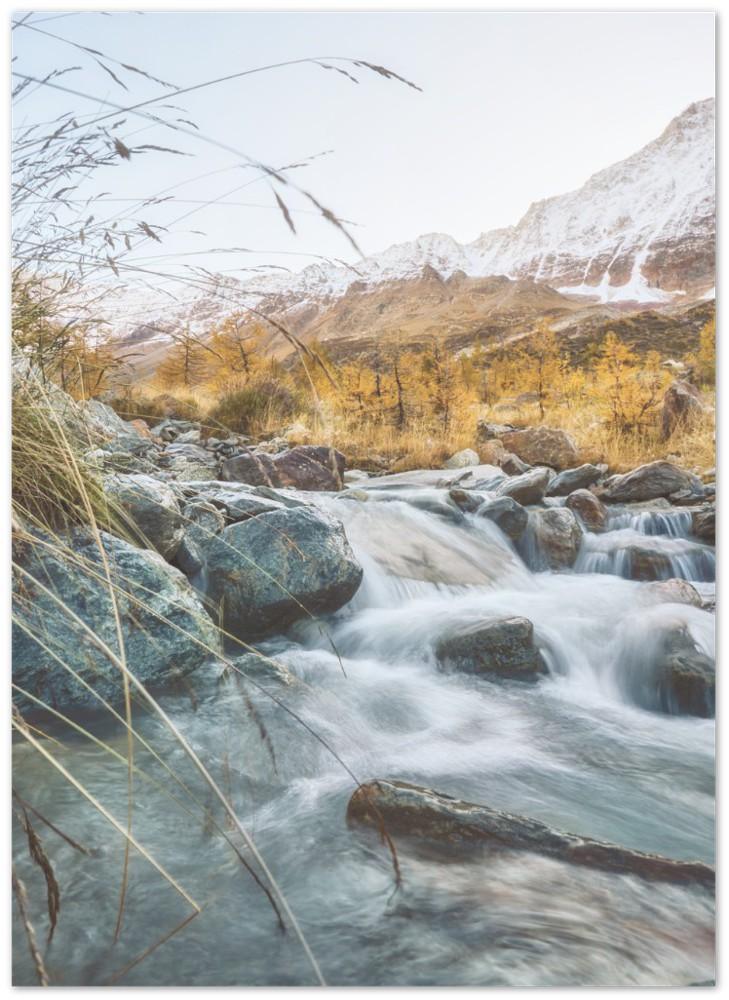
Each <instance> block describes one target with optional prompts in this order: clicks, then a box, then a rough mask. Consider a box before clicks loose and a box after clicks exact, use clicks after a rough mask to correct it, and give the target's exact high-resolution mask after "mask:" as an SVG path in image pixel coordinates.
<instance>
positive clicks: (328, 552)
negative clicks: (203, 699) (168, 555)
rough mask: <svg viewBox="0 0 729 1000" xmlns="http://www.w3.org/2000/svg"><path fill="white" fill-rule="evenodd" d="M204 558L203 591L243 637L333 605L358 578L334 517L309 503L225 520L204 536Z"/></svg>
mask: <svg viewBox="0 0 729 1000" xmlns="http://www.w3.org/2000/svg"><path fill="white" fill-rule="evenodd" d="M205 560H206V569H207V579H208V596H209V597H210V599H211V601H212V602H213V603H214V604H215V605H216V606H217V607H218V608H219V609H220V611H221V613H222V617H223V624H224V628H225V629H226V631H229V632H231V633H233V634H234V635H237V636H239V637H242V638H250V637H257V636H262V635H265V634H267V633H270V632H280V631H283V630H284V629H285V628H287V627H288V626H289V625H291V624H292V623H293V622H295V621H297V620H298V619H299V618H306V617H308V616H310V615H318V614H323V613H327V612H331V611H336V610H337V609H338V608H340V607H342V605H344V604H346V603H347V601H349V600H350V599H351V598H352V597H353V596H354V594H355V592H356V591H357V588H358V587H359V585H360V582H361V580H362V568H361V567H360V565H359V564H358V563H357V561H356V560H355V558H354V555H353V554H352V550H351V548H350V547H349V543H348V541H347V538H346V536H345V534H344V528H343V527H342V525H341V524H340V522H339V521H336V520H334V519H333V518H331V517H328V516H327V515H325V514H322V513H321V512H319V511H317V510H315V509H314V508H311V507H297V508H295V509H292V510H275V511H271V512H270V513H267V514H260V515H259V516H258V517H254V518H251V519H249V520H247V521H241V522H239V523H237V524H231V525H229V526H228V527H227V528H225V530H224V531H223V532H221V534H220V535H218V536H216V537H214V538H212V539H210V540H209V542H208V543H207V545H206V548H205Z"/></svg>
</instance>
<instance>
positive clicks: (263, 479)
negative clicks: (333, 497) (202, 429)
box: [221, 445, 346, 492]
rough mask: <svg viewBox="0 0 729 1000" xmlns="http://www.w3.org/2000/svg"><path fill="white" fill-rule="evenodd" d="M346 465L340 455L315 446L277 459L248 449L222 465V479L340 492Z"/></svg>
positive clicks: (293, 449)
mask: <svg viewBox="0 0 729 1000" xmlns="http://www.w3.org/2000/svg"><path fill="white" fill-rule="evenodd" d="M345 462H346V460H345V458H344V455H342V454H341V452H338V451H336V450H335V449H334V448H324V447H318V446H316V445H300V446H298V447H296V448H291V449H288V450H286V451H283V452H281V453H280V454H277V455H274V456H271V455H268V454H266V453H265V452H256V453H255V454H254V453H253V452H252V451H251V450H250V449H247V448H246V449H243V451H242V452H241V454H239V455H236V456H235V457H233V458H229V459H227V460H226V461H225V462H223V465H222V468H221V478H222V479H224V480H227V481H230V482H241V483H250V484H252V485H254V486H270V487H274V488H275V487H278V488H281V487H293V488H295V489H300V490H327V491H331V492H338V491H339V490H341V488H342V486H343V481H342V476H343V474H344V467H345Z"/></svg>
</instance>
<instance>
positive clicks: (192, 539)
mask: <svg viewBox="0 0 729 1000" xmlns="http://www.w3.org/2000/svg"><path fill="white" fill-rule="evenodd" d="M182 518H183V521H184V524H185V532H184V534H183V536H182V541H181V543H180V547H179V548H178V550H177V554H176V555H175V564H176V565H177V566H179V568H180V569H181V570H182V572H183V573H184V574H185V575H186V576H190V577H193V576H196V575H197V574H198V573H199V572H200V571H201V570H202V568H203V566H204V565H205V555H204V552H205V545H206V544H207V542H208V541H209V540H210V539H211V538H213V537H214V536H215V535H219V534H220V532H221V531H222V530H223V528H224V527H225V515H224V514H223V512H222V511H221V510H220V509H219V508H218V507H216V506H215V504H212V503H208V502H206V501H205V500H195V501H193V502H192V503H189V504H186V505H185V507H184V508H183V510H182Z"/></svg>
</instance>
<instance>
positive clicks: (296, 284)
mask: <svg viewBox="0 0 729 1000" xmlns="http://www.w3.org/2000/svg"><path fill="white" fill-rule="evenodd" d="M714 113H715V108H714V99H713V98H710V99H708V100H704V101H699V102H697V103H695V104H692V105H690V106H689V107H688V108H686V110H685V111H683V112H682V113H681V114H680V115H678V116H677V117H676V118H674V119H673V121H671V122H670V124H669V125H668V127H667V128H666V129H665V130H664V132H663V133H662V134H661V135H660V136H659V137H658V138H657V139H655V140H653V141H652V142H650V143H648V145H647V146H644V147H643V148H642V149H640V150H639V151H638V152H637V153H634V154H633V155H632V156H630V157H628V158H627V159H625V160H622V161H621V162H619V163H616V164H614V165H613V166H610V167H607V168H605V169H604V170H601V171H599V172H598V173H596V174H594V175H593V176H592V177H590V178H589V180H588V181H587V182H586V183H585V184H584V185H583V186H582V187H581V188H579V189H578V190H576V191H571V192H569V193H567V194H562V195H557V196H555V197H552V198H547V199H545V200H543V201H538V202H535V203H534V204H532V205H531V206H530V208H529V209H528V211H527V212H526V214H525V215H524V216H523V217H522V218H521V219H520V220H519V222H517V224H516V225H514V226H509V227H506V228H503V229H496V230H491V231H490V232H486V233H483V234H482V235H481V236H479V237H478V239H476V240H475V241H474V242H473V243H469V244H461V243H458V242H457V241H456V240H455V239H453V238H452V237H451V236H448V235H446V234H443V233H431V234H428V235H425V236H421V237H419V238H418V239H416V240H414V241H412V242H406V243H399V244H396V245H394V246H391V247H390V248H389V249H388V250H385V251H384V252H383V253H379V254H374V255H372V256H370V257H367V258H365V259H364V260H362V261H359V262H358V263H356V264H355V265H352V266H340V265H337V264H329V263H326V262H325V263H317V264H313V265H311V266H309V267H307V268H305V269H304V270H303V271H301V272H300V273H299V274H296V275H291V274H288V273H287V274H285V275H281V274H261V275H259V276H256V277H255V278H252V279H250V280H248V281H245V282H235V281H231V280H230V279H226V280H225V282H224V283H223V284H222V285H221V291H220V292H219V293H216V294H212V295H211V294H206V295H204V296H200V297H198V298H196V299H194V300H191V301H190V302H188V303H180V304H179V307H178V308H174V307H173V309H172V312H170V310H169V309H167V308H165V309H164V310H162V309H160V316H164V319H160V321H159V323H158V324H157V326H158V328H159V327H162V328H164V327H165V326H167V325H169V323H170V322H172V323H177V322H180V321H185V322H188V321H192V325H193V326H197V325H198V324H197V322H196V320H198V319H202V318H205V319H208V322H209V318H211V317H212V316H214V315H215V314H216V313H218V314H225V312H229V311H232V310H233V309H234V308H235V307H236V302H237V303H239V304H246V305H256V306H258V307H259V308H261V309H264V310H265V311H266V312H269V313H271V312H276V313H279V312H281V313H286V314H287V316H288V317H290V318H291V319H294V318H295V317H298V318H299V320H301V319H304V320H305V321H306V320H308V318H313V316H314V315H316V314H317V313H319V312H320V311H321V310H322V309H323V308H326V307H327V306H330V305H331V304H332V303H333V302H335V301H336V300H338V299H340V298H341V297H342V296H344V295H345V294H346V293H347V291H348V290H349V291H354V290H358V291H360V290H361V291H365V290H367V289H374V288H375V287H377V286H379V285H381V284H382V283H383V282H389V281H402V280H408V279H415V278H418V277H420V276H421V275H422V274H423V271H424V269H428V268H432V269H433V270H434V271H436V272H437V273H438V274H439V275H441V276H442V277H443V278H448V277H450V276H451V275H453V274H456V273H457V272H462V273H463V274H465V275H467V276H469V277H477V278H480V277H488V276H492V275H505V276H507V277H509V278H511V279H512V280H517V279H529V280H531V281H536V282H539V283H544V284H547V285H549V286H551V287H552V288H555V289H556V290H557V291H560V292H562V293H564V294H572V295H574V294H577V295H584V296H590V297H591V298H592V299H593V300H594V301H598V302H603V303H610V302H621V303H628V302H634V303H638V304H649V303H650V304H659V303H670V302H671V301H677V302H680V301H688V300H696V299H699V298H702V297H704V298H706V297H709V296H710V295H711V294H712V293H711V291H710V290H711V289H712V288H713V286H714V261H715V239H716V233H715V193H714V188H715V175H714ZM127 331H128V332H130V331H129V327H128V326H127Z"/></svg>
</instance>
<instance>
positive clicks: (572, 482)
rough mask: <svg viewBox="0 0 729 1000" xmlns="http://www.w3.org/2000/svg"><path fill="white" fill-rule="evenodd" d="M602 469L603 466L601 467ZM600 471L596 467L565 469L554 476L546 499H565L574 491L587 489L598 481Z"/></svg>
mask: <svg viewBox="0 0 729 1000" xmlns="http://www.w3.org/2000/svg"><path fill="white" fill-rule="evenodd" d="M603 468H604V466H603ZM601 475H602V469H600V468H598V466H597V465H590V464H589V463H588V464H586V465H579V466H578V467H577V468H576V469H565V471H564V472H560V474H559V475H558V476H555V477H554V479H553V480H552V482H551V483H550V484H549V489H548V490H547V496H548V497H566V496H568V494H570V493H573V492H574V491H575V490H582V489H587V487H588V486H592V485H593V484H594V483H596V482H597V481H598V479H599V478H600V476H601Z"/></svg>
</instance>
